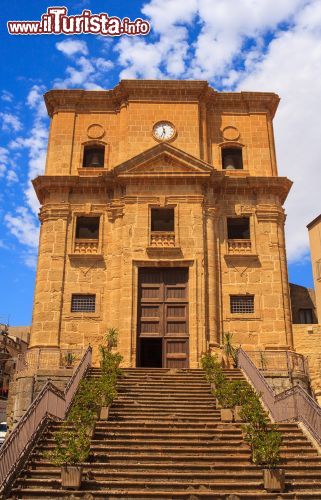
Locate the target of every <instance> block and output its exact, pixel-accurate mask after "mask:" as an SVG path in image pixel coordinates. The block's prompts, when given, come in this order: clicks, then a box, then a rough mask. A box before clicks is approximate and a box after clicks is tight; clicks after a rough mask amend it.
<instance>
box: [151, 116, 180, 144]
mask: <svg viewBox="0 0 321 500" xmlns="http://www.w3.org/2000/svg"><path fill="white" fill-rule="evenodd" d="M153 135H154V137H155V139H157V140H158V141H162V142H163V141H170V140H171V139H174V137H175V135H176V130H175V127H174V125H173V124H172V123H170V122H166V121H164V122H157V123H155V125H154V127H153Z"/></svg>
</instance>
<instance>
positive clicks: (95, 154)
mask: <svg viewBox="0 0 321 500" xmlns="http://www.w3.org/2000/svg"><path fill="white" fill-rule="evenodd" d="M45 102H46V106H47V110H48V114H49V116H50V118H51V126H50V136H49V143H48V153H47V162H46V170H45V174H44V175H42V176H39V177H38V178H36V179H35V180H34V183H33V184H34V188H35V190H36V193H37V196H38V198H39V201H40V203H41V210H40V221H41V233H40V246H39V258H38V268H37V279H36V289H35V300H34V311H33V323H32V330H31V341H30V352H33V353H37V352H38V353H39V352H42V353H44V352H47V353H48V356H49V355H50V356H49V357H48V356H47V357H44V358H43V359H46V363H47V366H48V360H50V362H49V365H50V367H52V368H55V367H57V368H58V367H59V359H61V352H69V351H70V352H72V351H73V350H74V351H75V352H76V351H77V350H79V349H84V348H86V346H88V345H89V344H90V345H92V346H93V352H94V359H95V360H96V362H97V357H98V345H99V343H100V342H101V341H102V338H103V336H104V334H105V333H106V331H107V329H108V328H117V329H118V331H119V351H120V352H121V354H122V355H123V356H124V366H132V367H136V366H137V367H139V366H142V367H144V366H155V367H168V368H184V367H190V368H196V367H198V363H199V358H200V355H201V353H202V352H204V351H205V350H207V349H211V350H212V351H214V352H215V351H219V350H220V347H221V346H222V343H223V339H224V335H225V334H226V333H230V334H232V339H233V344H234V345H236V346H238V345H242V347H243V348H244V349H246V350H262V349H263V350H264V349H280V350H287V349H293V337H292V324H291V312H290V297H289V287H288V276H287V266H286V254H285V241H284V221H285V215H284V209H283V204H284V201H285V199H286V197H287V194H288V192H289V189H290V187H291V182H290V181H289V180H288V179H287V178H284V177H280V176H279V175H278V170H277V162H276V155H275V146H274V137H273V125H272V121H273V117H274V114H275V112H276V109H277V106H278V103H279V97H278V96H277V95H276V94H273V93H265V92H264V93H260V92H240V93H225V92H217V91H215V90H214V89H213V88H211V87H210V86H209V85H208V83H207V82H205V81H153V80H123V81H121V82H120V83H119V84H118V85H117V86H116V87H115V88H114V89H112V90H107V91H84V90H52V91H49V92H48V93H47V94H46V95H45Z"/></svg>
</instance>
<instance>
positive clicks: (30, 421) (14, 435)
mask: <svg viewBox="0 0 321 500" xmlns="http://www.w3.org/2000/svg"><path fill="white" fill-rule="evenodd" d="M91 352H92V350H91V347H88V349H87V351H86V352H85V354H84V356H83V357H82V359H81V361H80V363H79V365H78V367H77V369H76V370H75V372H74V374H73V375H72V377H71V379H70V381H69V383H68V384H67V386H66V388H65V390H64V391H61V390H60V389H58V388H57V387H56V386H55V385H53V384H52V383H51V382H47V383H46V385H45V386H44V387H43V388H42V390H41V391H40V393H39V394H38V396H37V397H36V398H35V399H34V401H33V402H32V403H31V405H30V406H29V408H28V409H27V411H26V413H25V414H24V415H23V417H22V418H21V419H20V421H19V422H18V424H17V426H16V427H15V428H14V430H13V431H12V432H11V434H9V436H8V438H7V439H6V441H5V442H4V444H3V445H2V447H1V448H0V491H3V490H4V488H5V487H6V486H7V485H8V484H9V483H10V481H11V479H12V477H13V476H14V475H15V473H16V472H17V470H19V468H20V466H21V464H22V462H23V461H24V459H25V458H26V457H27V455H28V453H29V451H30V448H31V446H32V445H33V444H34V441H35V439H36V437H37V435H38V433H39V432H40V431H41V430H42V428H43V426H44V425H45V423H46V421H47V419H48V418H58V419H60V420H61V419H63V418H64V417H65V415H66V413H67V411H68V408H69V406H70V404H71V402H72V399H73V397H74V395H75V393H76V391H77V388H78V385H79V382H80V381H81V379H82V378H83V377H84V375H85V373H86V371H87V368H88V367H89V366H90V365H91Z"/></svg>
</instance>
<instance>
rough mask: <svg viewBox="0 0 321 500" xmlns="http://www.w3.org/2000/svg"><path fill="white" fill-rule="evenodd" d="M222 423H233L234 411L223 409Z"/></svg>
mask: <svg viewBox="0 0 321 500" xmlns="http://www.w3.org/2000/svg"><path fill="white" fill-rule="evenodd" d="M221 421H222V422H233V410H231V409H230V408H222V409H221Z"/></svg>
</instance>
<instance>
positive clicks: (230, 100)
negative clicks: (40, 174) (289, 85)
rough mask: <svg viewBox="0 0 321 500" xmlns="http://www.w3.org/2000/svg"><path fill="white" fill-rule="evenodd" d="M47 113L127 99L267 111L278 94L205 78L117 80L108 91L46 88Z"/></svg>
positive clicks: (110, 105) (115, 105) (114, 107)
mask: <svg viewBox="0 0 321 500" xmlns="http://www.w3.org/2000/svg"><path fill="white" fill-rule="evenodd" d="M44 99H45V103H46V106H47V111H48V114H49V116H51V117H52V116H53V114H54V113H56V112H59V111H70V112H77V113H86V112H90V111H105V112H112V113H115V112H117V111H119V109H120V107H121V106H122V105H124V104H126V103H128V102H129V101H139V102H144V101H145V102H146V101H149V102H150V101H156V102H203V103H204V102H205V103H207V104H208V105H211V104H212V105H214V106H215V108H216V109H217V110H218V111H219V112H222V111H224V112H240V113H249V112H253V113H255V112H268V113H270V114H271V116H272V117H273V116H274V114H275V111H276V109H277V106H278V103H279V100H280V99H279V97H278V96H277V95H276V94H274V93H272V92H217V91H216V90H214V89H213V88H212V87H210V86H209V85H208V82H207V81H205V80H121V81H120V83H119V84H118V85H116V87H115V88H114V89H111V90H80V89H79V90H50V91H49V92H47V93H46V94H45V95H44Z"/></svg>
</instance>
